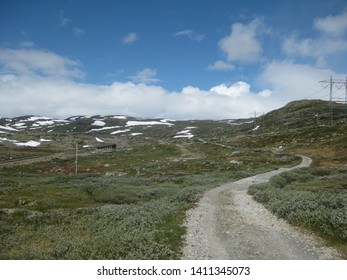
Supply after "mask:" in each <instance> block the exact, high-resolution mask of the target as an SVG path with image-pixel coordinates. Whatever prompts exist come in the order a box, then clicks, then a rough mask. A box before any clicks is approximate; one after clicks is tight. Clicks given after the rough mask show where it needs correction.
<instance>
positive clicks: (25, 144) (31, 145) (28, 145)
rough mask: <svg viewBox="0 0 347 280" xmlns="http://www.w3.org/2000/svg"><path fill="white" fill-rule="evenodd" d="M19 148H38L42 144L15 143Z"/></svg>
mask: <svg viewBox="0 0 347 280" xmlns="http://www.w3.org/2000/svg"><path fill="white" fill-rule="evenodd" d="M14 144H15V145H17V146H25V147H37V146H39V145H40V144H41V142H36V141H32V140H30V141H28V142H26V143H14Z"/></svg>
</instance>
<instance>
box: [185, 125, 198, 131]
mask: <svg viewBox="0 0 347 280" xmlns="http://www.w3.org/2000/svg"><path fill="white" fill-rule="evenodd" d="M195 128H197V127H196V126H187V127H186V129H189V130H190V129H195Z"/></svg>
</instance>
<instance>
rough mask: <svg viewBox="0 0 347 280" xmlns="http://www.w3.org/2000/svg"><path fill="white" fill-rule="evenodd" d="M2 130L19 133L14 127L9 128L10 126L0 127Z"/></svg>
mask: <svg viewBox="0 0 347 280" xmlns="http://www.w3.org/2000/svg"><path fill="white" fill-rule="evenodd" d="M0 129H5V130H8V131H18V130H17V129H15V128H13V127H9V126H7V125H6V126H3V125H0Z"/></svg>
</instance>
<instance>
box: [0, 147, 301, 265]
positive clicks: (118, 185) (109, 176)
mask: <svg viewBox="0 0 347 280" xmlns="http://www.w3.org/2000/svg"><path fill="white" fill-rule="evenodd" d="M233 152H234V150H232V149H226V148H223V147H219V146H216V145H213V144H203V143H200V142H173V143H163V144H146V145H139V146H135V147H133V148H131V149H124V150H119V151H116V152H109V153H96V154H92V155H88V156H83V157H80V158H79V162H78V163H79V165H78V168H79V169H78V171H79V173H78V175H77V176H75V175H74V166H75V163H74V159H73V158H71V159H65V160H63V159H54V160H52V161H50V162H42V163H36V164H31V165H25V166H15V167H11V168H3V169H1V170H0V236H1V239H0V248H1V250H0V258H1V259H178V258H180V254H181V248H182V242H183V240H182V237H183V236H184V233H185V228H184V226H183V223H184V218H185V212H186V210H187V209H189V208H190V207H192V206H193V205H194V203H196V202H197V201H198V199H199V198H200V197H201V196H202V194H203V192H204V191H206V190H207V189H210V188H213V187H217V186H218V185H220V184H221V183H224V182H226V181H230V180H235V179H239V178H242V177H246V176H251V175H254V174H256V173H259V172H264V171H267V170H271V169H273V168H275V167H276V166H279V165H283V164H285V165H286V164H295V163H296V161H297V159H296V158H295V157H294V156H290V155H288V156H287V158H286V160H285V161H283V156H282V155H275V154H273V153H271V152H269V151H263V152H259V151H258V152H257V151H253V150H251V149H247V150H246V149H244V150H240V149H238V150H237V152H236V153H233ZM265 157H266V158H267V160H266V161H265V159H264V158H265ZM235 162H237V164H235Z"/></svg>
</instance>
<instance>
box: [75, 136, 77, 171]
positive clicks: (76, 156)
mask: <svg viewBox="0 0 347 280" xmlns="http://www.w3.org/2000/svg"><path fill="white" fill-rule="evenodd" d="M77 172H78V143H77V142H76V160H75V175H77Z"/></svg>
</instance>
